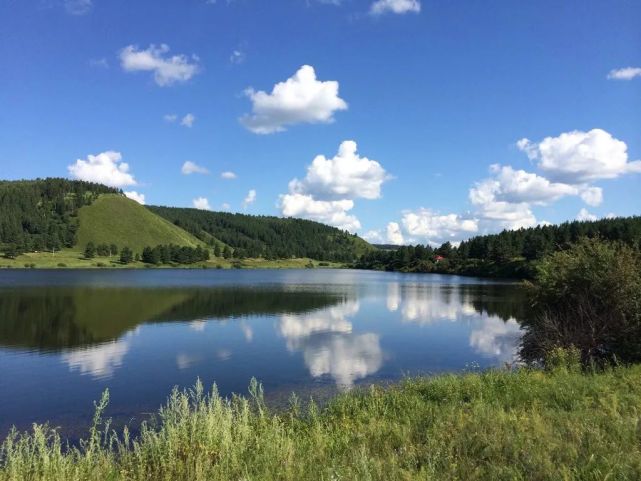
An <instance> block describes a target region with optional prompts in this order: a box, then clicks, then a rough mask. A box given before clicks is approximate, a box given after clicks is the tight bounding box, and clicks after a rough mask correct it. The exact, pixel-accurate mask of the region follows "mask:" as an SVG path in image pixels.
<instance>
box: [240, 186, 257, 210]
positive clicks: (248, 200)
mask: <svg viewBox="0 0 641 481" xmlns="http://www.w3.org/2000/svg"><path fill="white" fill-rule="evenodd" d="M255 201H256V191H255V190H254V189H250V190H249V192H247V195H246V196H245V199H244V200H243V207H249V206H250V205H252V204H253V203H254V202H255Z"/></svg>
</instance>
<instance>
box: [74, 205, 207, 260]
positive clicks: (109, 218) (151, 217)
mask: <svg viewBox="0 0 641 481" xmlns="http://www.w3.org/2000/svg"><path fill="white" fill-rule="evenodd" d="M78 215H79V222H80V226H79V229H78V242H77V245H78V248H79V249H81V250H82V249H84V247H85V246H86V245H87V243H88V242H94V243H95V244H103V243H104V244H112V243H113V244H116V245H117V246H118V247H119V248H122V247H125V246H126V247H129V248H131V249H132V250H133V251H134V252H138V253H141V252H142V249H143V248H144V247H146V246H152V247H153V246H157V245H159V244H176V245H181V246H190V247H196V246H197V245H201V244H202V242H200V241H199V240H198V239H196V238H195V237H194V236H192V235H191V234H189V233H188V232H186V231H184V230H183V229H181V228H180V227H177V226H175V225H174V224H172V223H171V222H169V221H167V220H165V219H163V218H162V217H160V216H158V215H156V214H154V213H153V212H151V211H150V210H149V209H146V208H145V207H143V206H142V205H140V204H138V203H137V202H135V201H133V200H131V199H127V198H126V197H123V196H120V195H115V194H104V195H101V196H100V197H99V198H98V199H97V200H96V201H94V202H93V203H92V204H91V205H88V206H85V207H82V208H81V209H80V211H79V214H78Z"/></svg>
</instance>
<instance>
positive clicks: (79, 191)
mask: <svg viewBox="0 0 641 481" xmlns="http://www.w3.org/2000/svg"><path fill="white" fill-rule="evenodd" d="M107 193H111V194H120V195H122V193H121V192H120V191H119V190H118V189H113V188H111V187H107V186H104V185H101V184H94V183H91V182H82V181H77V180H73V181H72V180H67V179H57V178H51V179H36V180H18V181H0V245H1V244H4V245H13V246H14V247H15V248H16V249H17V250H18V251H24V252H29V251H39V250H43V249H47V250H52V249H55V250H59V249H61V248H62V247H72V246H74V245H75V244H76V240H77V239H76V233H77V230H78V211H79V209H81V208H82V207H83V206H85V205H89V204H91V203H92V202H93V201H94V200H96V199H97V198H98V197H99V196H100V195H101V194H107Z"/></svg>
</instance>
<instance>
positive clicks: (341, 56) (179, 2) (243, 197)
mask: <svg viewBox="0 0 641 481" xmlns="http://www.w3.org/2000/svg"><path fill="white" fill-rule="evenodd" d="M640 25H641V2H640V1H632V0H610V1H600V0H591V1H590V2H585V1H584V0H581V1H573V0H567V1H558V0H555V1H548V0H540V1H537V2H514V1H512V0H474V1H462V0H461V1H447V0H433V1H428V0H269V1H267V0H215V1H214V0H154V1H151V0H136V1H134V2H132V1H131V0H129V1H125V0H0V178H2V179H29V178H37V177H68V178H72V179H83V180H90V181H97V182H102V183H105V184H108V185H111V186H114V187H118V188H121V189H122V190H123V191H124V192H126V194H127V195H128V196H129V197H131V198H133V199H134V200H137V201H138V202H141V203H146V204H150V205H151V204H153V205H171V206H180V207H196V208H199V209H210V210H227V211H230V212H243V213H248V214H261V215H278V216H288V217H289V216H292V217H302V218H307V219H312V220H317V221H320V222H324V223H327V224H331V225H334V226H337V227H340V228H342V229H346V230H348V231H350V232H355V233H358V234H359V235H361V236H364V237H365V238H366V239H368V240H370V241H372V242H379V243H395V244H406V243H429V244H433V245H438V244H440V243H442V242H445V241H452V242H457V241H460V240H462V239H466V238H469V237H471V236H474V235H479V234H484V233H490V232H498V231H501V230H503V229H514V228H519V227H529V226H534V225H538V224H546V223H559V222H563V221H566V220H573V219H598V218H605V217H612V216H629V215H639V214H641V193H640V190H641V189H640V188H641V27H640Z"/></svg>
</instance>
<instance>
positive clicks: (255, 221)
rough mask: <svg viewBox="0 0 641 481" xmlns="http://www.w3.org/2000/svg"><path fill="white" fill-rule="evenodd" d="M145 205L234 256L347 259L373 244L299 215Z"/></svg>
mask: <svg viewBox="0 0 641 481" xmlns="http://www.w3.org/2000/svg"><path fill="white" fill-rule="evenodd" d="M149 209H150V210H151V211H152V212H154V213H155V214H158V215H159V216H161V217H164V218H165V219H167V220H169V221H170V222H172V223H174V224H175V225H177V226H178V227H181V228H182V229H184V230H186V231H187V232H189V233H190V234H192V235H194V236H195V237H197V238H198V239H200V240H201V241H203V242H205V243H206V244H208V245H211V246H212V247H214V248H216V247H218V248H219V249H224V248H223V247H222V246H220V245H219V242H217V240H218V241H221V242H223V243H224V244H226V245H227V246H230V247H231V248H232V249H233V253H234V257H235V258H244V257H264V258H266V259H284V258H290V257H309V258H312V259H316V260H320V261H339V262H351V261H354V260H355V259H357V258H358V257H360V256H361V255H362V254H364V253H365V252H367V251H370V250H373V248H372V247H371V246H370V245H369V244H367V243H366V242H365V241H363V240H362V239H361V238H359V237H358V236H356V235H353V234H350V233H348V232H346V231H342V230H340V229H337V228H335V227H330V226H327V225H324V224H320V223H318V222H313V221H310V220H303V219H293V218H285V219H284V218H279V217H271V216H253V215H245V214H232V213H227V212H211V211H204V210H198V209H184V208H177V207H155V206H150V207H149Z"/></svg>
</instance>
